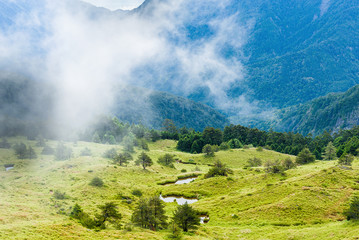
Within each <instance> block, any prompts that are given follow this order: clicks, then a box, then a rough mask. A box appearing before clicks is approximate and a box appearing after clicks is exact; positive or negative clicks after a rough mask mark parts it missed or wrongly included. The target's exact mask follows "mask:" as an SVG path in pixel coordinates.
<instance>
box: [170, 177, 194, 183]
mask: <svg viewBox="0 0 359 240" xmlns="http://www.w3.org/2000/svg"><path fill="white" fill-rule="evenodd" d="M196 178H197V177H191V178H184V179H179V180H177V181H176V182H175V183H174V184H186V183H190V182H193V181H194V180H195V179H196Z"/></svg>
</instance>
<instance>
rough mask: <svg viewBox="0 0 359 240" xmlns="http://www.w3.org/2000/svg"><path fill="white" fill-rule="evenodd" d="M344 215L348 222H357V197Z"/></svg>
mask: <svg viewBox="0 0 359 240" xmlns="http://www.w3.org/2000/svg"><path fill="white" fill-rule="evenodd" d="M344 215H345V216H346V217H347V220H352V219H354V220H357V219H359V197H358V196H355V197H354V198H353V200H352V202H351V203H350V207H349V209H347V210H346V211H344Z"/></svg>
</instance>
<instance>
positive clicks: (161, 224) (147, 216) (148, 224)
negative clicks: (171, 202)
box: [131, 196, 168, 231]
mask: <svg viewBox="0 0 359 240" xmlns="http://www.w3.org/2000/svg"><path fill="white" fill-rule="evenodd" d="M164 208H165V206H164V202H163V201H162V200H161V199H160V198H159V197H158V196H155V197H151V198H149V199H140V201H139V202H138V205H137V207H136V209H135V211H134V212H133V214H132V217H131V221H132V222H133V223H134V224H136V225H137V226H140V227H142V228H148V229H151V230H153V231H155V230H159V229H164V228H166V227H167V225H168V224H167V222H166V221H167V216H166V215H165V210H164Z"/></svg>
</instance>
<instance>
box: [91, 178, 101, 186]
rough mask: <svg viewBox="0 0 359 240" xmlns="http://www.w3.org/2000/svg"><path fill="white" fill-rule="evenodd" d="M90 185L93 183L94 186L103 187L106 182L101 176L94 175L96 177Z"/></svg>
mask: <svg viewBox="0 0 359 240" xmlns="http://www.w3.org/2000/svg"><path fill="white" fill-rule="evenodd" d="M90 185H91V186H94V187H103V185H104V182H103V181H102V179H101V178H99V177H94V178H93V179H92V180H91V182H90Z"/></svg>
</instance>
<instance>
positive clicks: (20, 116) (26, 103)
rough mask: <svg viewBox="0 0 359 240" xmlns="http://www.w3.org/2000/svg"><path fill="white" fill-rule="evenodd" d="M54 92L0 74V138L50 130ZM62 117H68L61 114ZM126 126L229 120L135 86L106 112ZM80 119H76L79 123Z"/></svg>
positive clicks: (199, 125) (124, 91)
mask: <svg viewBox="0 0 359 240" xmlns="http://www.w3.org/2000/svg"><path fill="white" fill-rule="evenodd" d="M56 100H58V99H56V90H55V89H54V88H53V87H52V86H51V85H48V84H46V83H43V82H41V81H36V80H33V79H31V78H29V77H26V76H23V75H19V74H14V73H6V72H0V123H1V127H0V135H2V136H3V135H18V134H23V135H31V136H33V135H35V136H36V135H37V133H38V132H43V131H46V132H47V131H50V132H52V131H51V129H53V128H56V127H54V126H52V125H51V122H53V121H52V118H53V117H54V116H57V115H55V114H54V112H53V109H54V102H55V101H56ZM63 114H65V115H66V114H67V113H66V112H64V113H63ZM107 114H108V115H114V116H117V117H118V118H119V119H120V120H121V121H124V122H128V123H142V124H144V125H145V126H147V127H151V128H156V129H160V128H161V127H162V123H163V121H164V120H165V119H172V120H173V121H174V123H175V125H176V126H177V127H183V126H186V127H187V128H193V129H195V130H198V131H202V130H203V129H204V128H205V127H207V126H212V127H216V128H224V127H225V126H226V125H229V121H228V119H227V118H226V117H225V116H224V115H223V114H221V113H219V112H218V111H216V110H214V109H212V108H210V107H208V106H206V105H204V104H201V103H196V102H194V101H192V100H188V99H185V98H183V97H177V96H174V95H171V94H169V93H164V92H157V91H151V90H148V89H143V88H138V87H121V88H120V87H119V88H118V91H117V92H116V94H115V104H114V107H113V108H112V109H111V111H109V112H108V113H107ZM80 118H81V116H79V119H78V120H80Z"/></svg>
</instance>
